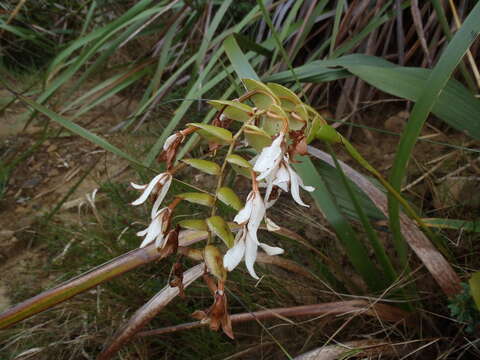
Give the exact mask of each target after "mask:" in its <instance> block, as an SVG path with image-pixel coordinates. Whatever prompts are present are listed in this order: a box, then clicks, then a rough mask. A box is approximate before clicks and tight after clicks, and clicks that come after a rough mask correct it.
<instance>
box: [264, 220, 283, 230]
mask: <svg viewBox="0 0 480 360" xmlns="http://www.w3.org/2000/svg"><path fill="white" fill-rule="evenodd" d="M265 223H266V224H267V230H268V231H278V230H280V226H278V225H277V224H275V223H274V222H273V220H272V219H270V218H268V217H265Z"/></svg>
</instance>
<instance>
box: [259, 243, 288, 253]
mask: <svg viewBox="0 0 480 360" xmlns="http://www.w3.org/2000/svg"><path fill="white" fill-rule="evenodd" d="M259 245H260V247H261V248H262V249H263V251H265V252H266V253H267V255H270V256H273V255H280V254H283V253H284V250H283V249H282V248H279V247H276V246H270V245H267V244H264V243H259Z"/></svg>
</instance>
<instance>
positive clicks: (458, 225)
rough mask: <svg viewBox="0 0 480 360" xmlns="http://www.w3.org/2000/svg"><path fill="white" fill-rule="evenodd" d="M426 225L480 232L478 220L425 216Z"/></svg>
mask: <svg viewBox="0 0 480 360" xmlns="http://www.w3.org/2000/svg"><path fill="white" fill-rule="evenodd" d="M423 221H424V222H425V224H427V226H430V227H432V228H438V229H454V230H460V231H469V232H478V233H480V221H470V220H459V219H441V218H426V219H423Z"/></svg>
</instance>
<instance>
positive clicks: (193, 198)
mask: <svg viewBox="0 0 480 360" xmlns="http://www.w3.org/2000/svg"><path fill="white" fill-rule="evenodd" d="M177 197H179V198H180V199H183V200H186V201H188V202H190V203H192V204H198V205H203V206H209V207H210V206H213V204H214V203H215V200H214V198H213V196H211V195H209V194H205V193H199V192H186V193H182V194H178V195H177Z"/></svg>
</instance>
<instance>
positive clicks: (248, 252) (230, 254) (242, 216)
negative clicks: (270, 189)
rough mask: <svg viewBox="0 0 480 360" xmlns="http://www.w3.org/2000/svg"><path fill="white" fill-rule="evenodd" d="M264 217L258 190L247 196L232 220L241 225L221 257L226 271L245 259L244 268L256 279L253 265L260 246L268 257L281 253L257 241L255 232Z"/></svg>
mask: <svg viewBox="0 0 480 360" xmlns="http://www.w3.org/2000/svg"><path fill="white" fill-rule="evenodd" d="M264 217H265V204H264V202H263V199H262V196H261V195H260V192H259V191H258V189H256V190H252V191H251V192H250V194H248V197H247V202H246V204H245V207H244V208H243V209H241V210H240V211H239V212H238V214H237V216H235V218H234V219H233V221H235V222H236V223H237V224H240V225H243V226H242V228H241V229H240V230H239V232H238V233H237V236H236V237H235V244H234V245H233V247H232V248H231V249H229V250H228V251H227V253H226V254H225V256H224V257H223V265H224V267H225V268H226V269H227V270H228V271H232V270H233V269H234V268H235V267H237V265H238V264H239V263H240V261H242V259H245V266H246V267H247V270H248V272H249V273H250V275H251V276H252V277H253V278H255V279H258V276H257V274H256V273H255V269H254V268H253V265H254V264H255V260H256V259H257V250H258V246H260V247H261V248H262V249H263V250H264V251H265V252H266V253H267V254H268V255H278V254H282V253H283V249H281V248H278V247H273V246H269V245H267V244H263V243H261V242H259V241H258V238H257V231H258V228H259V226H260V223H261V222H262V220H263V218H264Z"/></svg>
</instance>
